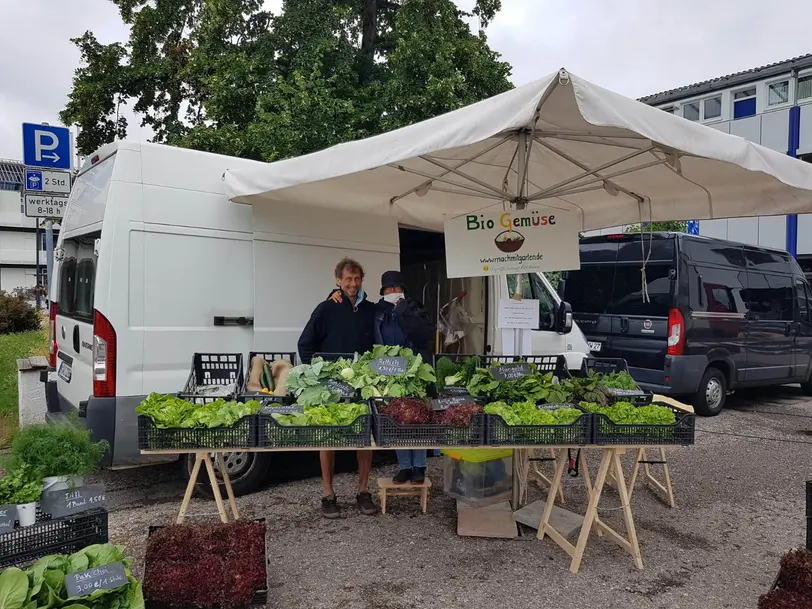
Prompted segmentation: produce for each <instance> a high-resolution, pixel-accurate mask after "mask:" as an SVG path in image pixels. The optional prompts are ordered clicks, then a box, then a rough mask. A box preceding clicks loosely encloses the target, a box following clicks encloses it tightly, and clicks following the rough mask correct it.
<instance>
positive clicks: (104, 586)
mask: <svg viewBox="0 0 812 609" xmlns="http://www.w3.org/2000/svg"><path fill="white" fill-rule="evenodd" d="M128 583H129V582H128V581H127V573H126V571H124V564H123V563H121V562H111V563H110V564H109V565H103V566H101V567H95V568H93V569H88V570H87V571H78V572H76V573H68V574H67V575H66V576H65V588H66V589H67V591H68V596H90V595H91V594H93V593H94V592H95V591H96V590H115V589H116V588H121V586H126V585H127V584H128Z"/></svg>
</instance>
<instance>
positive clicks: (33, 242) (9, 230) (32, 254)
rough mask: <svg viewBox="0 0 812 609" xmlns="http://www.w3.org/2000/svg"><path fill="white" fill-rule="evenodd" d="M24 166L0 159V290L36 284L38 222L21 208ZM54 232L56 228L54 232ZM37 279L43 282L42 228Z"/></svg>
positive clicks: (43, 244)
mask: <svg viewBox="0 0 812 609" xmlns="http://www.w3.org/2000/svg"><path fill="white" fill-rule="evenodd" d="M22 188H23V165H22V163H20V162H19V161H10V160H4V159H0V291H4V292H11V291H12V290H15V289H17V288H30V287H34V286H35V285H36V284H37V261H36V255H37V221H36V220H35V219H34V218H27V217H26V216H25V210H24V209H23V201H22ZM55 233H56V231H55ZM39 235H40V239H39V241H40V242H39V249H40V256H39V260H40V265H41V268H40V278H41V282H40V283H42V284H43V285H44V283H45V276H46V274H47V272H46V263H45V231H44V230H41V231H39Z"/></svg>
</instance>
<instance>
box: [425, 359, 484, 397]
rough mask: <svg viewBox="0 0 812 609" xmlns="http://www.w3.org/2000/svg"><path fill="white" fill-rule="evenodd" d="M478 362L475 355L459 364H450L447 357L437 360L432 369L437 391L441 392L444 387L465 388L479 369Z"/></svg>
mask: <svg viewBox="0 0 812 609" xmlns="http://www.w3.org/2000/svg"><path fill="white" fill-rule="evenodd" d="M479 361H480V360H479V357H477V356H475V355H472V356H470V357H466V358H465V359H464V360H463V361H462V363H459V364H457V363H454V362H452V361H451V358H449V357H441V358H439V359H438V360H437V363H436V364H435V369H434V372H435V374H436V376H437V389H439V390H440V391H442V390H443V389H445V388H446V387H460V388H463V387H465V386H466V385H467V384H468V381H470V380H471V377H472V376H473V375H474V373H475V372H476V369H477V368H478V367H479Z"/></svg>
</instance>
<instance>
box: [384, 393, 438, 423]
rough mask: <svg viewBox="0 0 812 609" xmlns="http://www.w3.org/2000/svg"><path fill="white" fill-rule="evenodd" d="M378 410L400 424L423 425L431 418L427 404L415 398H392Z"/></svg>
mask: <svg viewBox="0 0 812 609" xmlns="http://www.w3.org/2000/svg"><path fill="white" fill-rule="evenodd" d="M378 412H380V413H381V414H388V415H391V417H392V418H393V419H395V421H397V422H398V423H400V424H401V425H425V424H426V423H429V422H430V420H431V411H430V410H429V407H428V404H426V403H425V402H424V401H422V400H418V399H415V398H393V399H392V400H391V401H390V402H389V403H388V404H386V405H385V406H382V407H380V408H379V409H378Z"/></svg>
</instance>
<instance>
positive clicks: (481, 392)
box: [468, 363, 572, 404]
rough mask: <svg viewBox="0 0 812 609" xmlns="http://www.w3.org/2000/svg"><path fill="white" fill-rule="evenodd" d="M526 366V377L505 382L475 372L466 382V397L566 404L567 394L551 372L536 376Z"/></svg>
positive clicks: (487, 372)
mask: <svg viewBox="0 0 812 609" xmlns="http://www.w3.org/2000/svg"><path fill="white" fill-rule="evenodd" d="M528 366H529V367H530V374H528V375H526V376H523V377H521V378H518V379H515V380H509V381H501V380H498V379H495V378H493V374H492V373H491V369H490V368H488V369H486V368H478V369H477V370H476V372H475V373H474V374H473V376H472V377H471V380H470V381H469V382H468V393H470V394H471V395H473V396H484V397H487V398H489V399H490V400H492V401H494V402H498V401H501V402H507V403H509V404H513V403H516V402H524V401H530V402H533V403H536V402H547V403H549V404H562V403H566V402H568V401H569V400H570V398H571V397H572V396H571V393H570V392H569V391H568V390H567V389H566V387H565V386H564V385H561V384H559V383H558V382H557V379H556V378H555V375H554V374H553V373H552V372H547V373H545V374H539V372H538V368H537V367H536V365H535V364H533V363H530V364H528Z"/></svg>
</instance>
